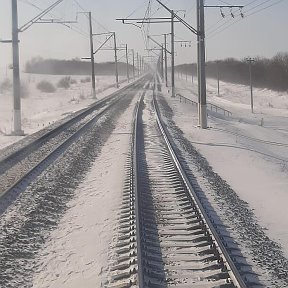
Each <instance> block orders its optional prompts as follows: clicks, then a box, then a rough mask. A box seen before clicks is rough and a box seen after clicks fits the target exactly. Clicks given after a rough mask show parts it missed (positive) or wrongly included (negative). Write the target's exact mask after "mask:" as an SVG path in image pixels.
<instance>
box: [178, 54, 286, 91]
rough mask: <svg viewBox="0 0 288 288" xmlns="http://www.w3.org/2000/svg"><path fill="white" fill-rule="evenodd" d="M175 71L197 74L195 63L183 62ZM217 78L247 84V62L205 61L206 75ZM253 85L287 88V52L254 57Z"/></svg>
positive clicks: (248, 79) (282, 89)
mask: <svg viewBox="0 0 288 288" xmlns="http://www.w3.org/2000/svg"><path fill="white" fill-rule="evenodd" d="M176 71H179V72H182V73H188V74H190V75H191V73H193V74H194V75H197V65H196V64H195V63H194V64H183V65H178V66H177V67H176ZM218 71H219V78H220V80H222V81H226V82H231V83H237V84H244V85H249V83H250V78H249V77H250V76H249V64H248V62H247V61H246V60H245V59H243V60H241V61H240V60H236V59H234V58H228V59H225V60H220V61H209V62H207V63H206V75H207V77H211V78H216V79H217V74H218ZM252 75H253V85H254V86H255V87H259V88H269V89H272V90H277V91H286V90H288V53H278V54H277V55H276V56H274V57H273V58H271V59H267V58H260V57H257V58H255V61H254V62H253V63H252Z"/></svg>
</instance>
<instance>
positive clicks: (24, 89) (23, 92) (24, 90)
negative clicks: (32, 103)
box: [21, 83, 30, 98]
mask: <svg viewBox="0 0 288 288" xmlns="http://www.w3.org/2000/svg"><path fill="white" fill-rule="evenodd" d="M29 95H30V91H29V87H28V85H27V84H26V83H21V98H28V97H29Z"/></svg>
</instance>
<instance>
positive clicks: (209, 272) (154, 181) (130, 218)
mask: <svg viewBox="0 0 288 288" xmlns="http://www.w3.org/2000/svg"><path fill="white" fill-rule="evenodd" d="M153 86H154V92H153V95H151V93H150V94H148V92H147V91H146V95H145V92H144V93H143V95H142V97H141V99H140V100H139V105H138V107H137V108H136V109H135V122H134V124H133V125H134V127H133V139H132V140H131V152H130V158H129V159H128V161H127V171H128V174H127V179H126V181H125V185H124V193H123V203H122V207H121V211H120V213H119V230H118V233H119V235H118V242H117V245H116V256H115V259H114V263H113V266H112V267H111V278H110V279H109V285H108V287H117V288H123V287H140V288H144V287H145V288H146V287H149V288H154V287H157V288H158V287H159V288H161V287H179V288H185V287H187V288H188V287H241V288H244V287H256V286H257V285H255V286H254V284H253V281H252V282H251V279H249V272H247V273H246V272H245V265H243V266H241V263H240V262H237V249H236V248H235V249H233V245H227V244H226V242H225V241H223V236H222V235H219V234H218V231H216V229H215V228H214V226H213V223H212V220H211V219H210V218H209V216H208V215H207V214H206V212H205V207H204V206H203V205H202V203H201V199H198V197H197V194H196V193H195V191H194V188H193V186H192V185H191V183H190V181H189V177H188V175H187V173H186V171H185V169H184V168H183V166H182V164H181V161H180V160H179V159H178V156H177V153H176V152H175V149H174V147H173V143H172V141H171V139H170V138H169V135H168V134H167V133H166V129H165V127H164V125H163V123H162V121H161V117H160V113H159V109H158V106H157V102H156V100H155V89H156V87H157V85H156V84H154V85H153ZM158 89H159V87H158ZM144 96H145V97H144ZM224 240H227V239H224ZM232 259H233V260H232ZM105 287H106V286H105Z"/></svg>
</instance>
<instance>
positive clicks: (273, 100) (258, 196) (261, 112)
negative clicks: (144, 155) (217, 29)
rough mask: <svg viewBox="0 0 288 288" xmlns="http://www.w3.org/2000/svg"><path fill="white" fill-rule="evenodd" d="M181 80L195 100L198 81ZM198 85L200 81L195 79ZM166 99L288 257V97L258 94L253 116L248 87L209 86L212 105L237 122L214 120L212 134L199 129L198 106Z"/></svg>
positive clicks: (181, 87) (210, 123)
mask: <svg viewBox="0 0 288 288" xmlns="http://www.w3.org/2000/svg"><path fill="white" fill-rule="evenodd" d="M188 80H189V81H187V82H186V79H185V78H184V77H183V79H177V81H176V87H177V92H178V93H180V94H182V95H183V96H185V97H187V98H190V99H193V100H196V99H197V96H196V91H197V86H196V81H195V82H194V84H192V83H191V82H192V81H191V79H188ZM194 80H197V79H194ZM164 90H165V89H164ZM166 92H168V91H167V90H165V93H164V94H165V96H166V99H167V100H168V103H169V105H170V106H171V107H172V109H173V111H174V118H173V119H174V121H175V122H176V124H177V125H178V126H179V127H180V128H181V129H182V131H183V132H184V133H185V136H186V137H187V138H188V139H190V141H191V142H192V143H193V145H194V146H195V147H196V148H197V149H198V150H199V152H200V153H201V154H202V155H203V156H204V157H206V159H207V160H208V162H209V164H210V165H211V166H212V167H213V169H214V171H215V172H216V173H218V174H219V175H220V176H221V177H222V178H223V179H225V180H226V181H227V182H228V184H230V186H231V187H232V188H233V189H234V191H236V193H237V194H238V195H239V197H240V198H241V199H242V200H244V201H246V202H248V204H249V206H250V208H251V209H253V210H254V213H255V215H256V217H257V219H258V221H259V223H260V225H261V226H262V227H264V228H266V229H267V231H266V232H267V235H268V236H269V237H270V238H271V239H273V240H275V241H276V242H278V243H279V244H281V245H282V247H283V250H284V253H285V254H286V256H287V257H288V217H287V214H286V209H287V203H288V177H287V175H288V94H287V93H278V92H275V91H271V90H267V89H254V112H255V113H254V114H252V113H251V112H250V90H249V87H246V86H243V85H236V84H230V83H223V82H221V83H220V97H218V96H217V81H216V80H214V79H208V81H207V101H208V102H210V103H214V104H216V105H219V106H220V107H222V108H225V109H228V110H230V111H231V112H232V113H233V115H232V117H230V118H228V117H223V116H220V117H218V116H217V115H215V114H213V115H212V114H210V115H209V117H208V126H209V129H206V130H201V129H199V128H197V124H198V120H197V109H196V107H195V106H192V105H189V104H185V103H184V102H181V103H180V102H179V99H177V98H176V99H175V98H174V99H171V97H170V96H169V94H168V93H166Z"/></svg>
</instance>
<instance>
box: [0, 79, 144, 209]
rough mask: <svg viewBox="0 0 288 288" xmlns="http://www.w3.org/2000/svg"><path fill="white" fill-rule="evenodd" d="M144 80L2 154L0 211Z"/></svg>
mask: <svg viewBox="0 0 288 288" xmlns="http://www.w3.org/2000/svg"><path fill="white" fill-rule="evenodd" d="M145 81H147V80H146V78H142V79H140V80H138V81H136V82H134V83H133V84H130V85H129V86H126V87H124V88H122V89H121V90H118V91H116V92H115V93H113V94H111V95H109V96H107V97H105V98H104V99H102V100H100V101H97V102H96V103H95V104H94V105H92V106H90V107H89V108H87V109H84V110H82V111H81V112H80V113H76V115H75V116H74V117H72V118H70V119H68V120H67V121H65V122H64V123H62V124H61V125H59V126H58V127H56V128H54V129H52V130H50V131H48V132H47V133H45V134H44V135H42V136H41V137H39V138H37V139H35V140H34V141H32V142H31V143H29V144H28V145H26V146H24V147H22V148H20V149H19V150H17V151H15V152H13V153H11V154H9V155H5V156H4V157H2V159H1V160H0V183H1V185H0V214H2V213H3V212H4V211H5V210H6V209H7V207H9V205H11V203H12V202H13V201H14V200H15V199H16V198H17V197H18V195H19V194H20V193H21V192H22V191H23V189H25V187H27V186H28V185H29V184H30V183H31V182H32V181H33V179H35V178H36V177H37V176H38V175H39V174H40V173H42V172H43V171H44V170H45V169H46V167H47V166H49V165H50V164H51V163H52V162H53V161H54V160H55V159H57V158H58V157H59V156H60V155H61V154H62V153H63V152H64V151H65V149H67V147H69V146H70V145H71V144H72V143H73V142H74V141H75V140H76V139H77V138H79V137H80V136H81V135H82V134H83V132H84V131H87V129H89V128H90V127H91V125H95V123H96V122H97V121H99V120H100V119H101V117H103V116H104V115H105V113H106V112H107V111H109V109H111V107H113V106H114V105H116V104H117V103H118V102H119V100H120V99H121V98H122V97H125V96H126V95H128V94H129V93H134V91H137V90H138V89H139V88H141V87H142V86H143V84H144V83H145ZM135 93H136V92H135Z"/></svg>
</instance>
